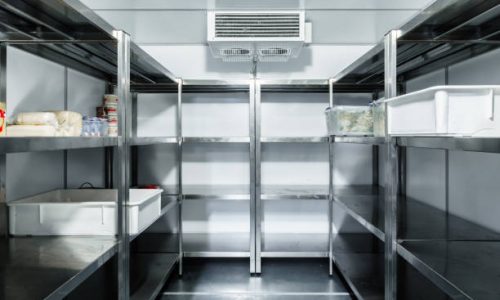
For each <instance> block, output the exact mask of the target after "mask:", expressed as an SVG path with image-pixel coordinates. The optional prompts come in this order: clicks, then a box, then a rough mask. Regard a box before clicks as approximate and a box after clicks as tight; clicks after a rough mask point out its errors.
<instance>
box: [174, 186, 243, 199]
mask: <svg viewBox="0 0 500 300" xmlns="http://www.w3.org/2000/svg"><path fill="white" fill-rule="evenodd" d="M182 193H183V194H182V195H183V199H185V200H235V201H239V200H250V186H249V185H184V186H183V187H182Z"/></svg>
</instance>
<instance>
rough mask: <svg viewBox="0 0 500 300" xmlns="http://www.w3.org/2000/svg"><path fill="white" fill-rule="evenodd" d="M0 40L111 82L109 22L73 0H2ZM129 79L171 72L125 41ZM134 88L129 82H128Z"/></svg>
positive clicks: (113, 59) (163, 79)
mask: <svg viewBox="0 0 500 300" xmlns="http://www.w3.org/2000/svg"><path fill="white" fill-rule="evenodd" d="M0 14H1V15H2V17H3V18H2V19H3V20H4V21H3V22H2V24H0V32H1V33H2V35H3V38H2V40H1V41H2V42H7V43H8V44H11V45H13V46H14V47H17V48H19V49H22V50H24V51H27V52H30V53H32V54H35V55H38V56H41V57H44V58H46V59H49V60H50V61H53V62H57V63H60V64H63V65H65V66H68V67H71V68H73V69H76V70H78V71H81V72H83V73H86V74H88V75H91V76H94V77H98V78H101V79H104V80H106V81H108V82H116V75H117V56H118V54H117V49H116V40H115V38H114V36H113V30H114V28H113V27H112V26H111V25H110V24H108V23H107V22H106V21H104V20H103V19H102V18H101V17H99V16H98V15H97V14H96V13H95V12H93V11H92V10H91V9H88V8H87V7H85V6H84V5H83V4H82V3H81V2H79V1H78V0H63V1H48V0H43V1H35V2H33V1H29V2H26V1H16V0H1V1H0ZM130 77H131V83H132V84H134V83H147V84H153V83H173V82H174V81H175V79H174V78H175V77H174V76H173V75H172V73H170V72H169V71H168V70H167V69H165V67H163V65H161V64H160V63H158V62H157V61H156V60H154V59H153V58H152V57H151V56H149V55H148V54H147V53H146V52H144V50H142V49H141V48H140V47H139V46H137V45H136V44H134V43H133V42H132V43H131V47H130ZM132 90H133V87H132Z"/></svg>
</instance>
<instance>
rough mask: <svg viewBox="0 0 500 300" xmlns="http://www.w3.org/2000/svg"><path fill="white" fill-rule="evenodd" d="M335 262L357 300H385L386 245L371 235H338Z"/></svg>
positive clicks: (335, 237) (335, 238) (335, 239)
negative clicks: (384, 247) (384, 249)
mask: <svg viewBox="0 0 500 300" xmlns="http://www.w3.org/2000/svg"><path fill="white" fill-rule="evenodd" d="M333 243H334V256H333V257H334V258H333V259H334V261H335V265H336V266H337V268H338V270H339V271H340V273H341V274H342V276H343V277H344V279H345V280H346V282H347V284H348V285H349V287H350V288H351V290H352V291H353V293H354V295H355V296H356V298H357V299H384V253H383V245H381V244H380V242H377V240H376V239H375V238H374V237H373V235H370V234H360V233H357V234H336V235H335V236H334V241H333Z"/></svg>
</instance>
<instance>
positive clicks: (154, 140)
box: [130, 136, 179, 146]
mask: <svg viewBox="0 0 500 300" xmlns="http://www.w3.org/2000/svg"><path fill="white" fill-rule="evenodd" d="M178 141H179V139H178V138H177V137H175V136H174V137H133V138H131V139H130V145H132V146H142V145H158V144H177V143H178Z"/></svg>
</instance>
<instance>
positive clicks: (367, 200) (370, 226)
mask: <svg viewBox="0 0 500 300" xmlns="http://www.w3.org/2000/svg"><path fill="white" fill-rule="evenodd" d="M333 200H334V201H335V203H337V205H338V206H340V207H341V208H342V209H344V210H345V211H346V212H347V213H348V214H349V215H350V216H351V217H353V218H354V219H355V220H356V221H358V222H359V223H360V224H361V225H363V226H364V227H365V228H366V229H367V230H368V231H369V232H371V233H373V234H374V235H375V236H376V237H378V238H379V239H380V240H382V241H384V239H385V234H384V195H383V192H382V189H380V188H377V187H375V186H371V185H367V186H347V187H338V186H335V187H334V196H333Z"/></svg>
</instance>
